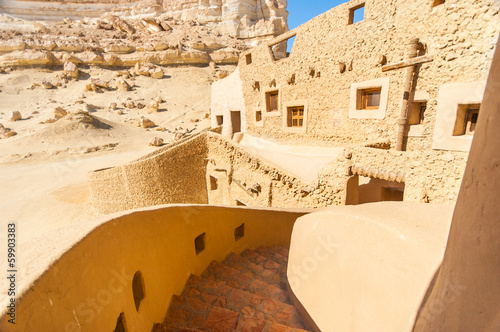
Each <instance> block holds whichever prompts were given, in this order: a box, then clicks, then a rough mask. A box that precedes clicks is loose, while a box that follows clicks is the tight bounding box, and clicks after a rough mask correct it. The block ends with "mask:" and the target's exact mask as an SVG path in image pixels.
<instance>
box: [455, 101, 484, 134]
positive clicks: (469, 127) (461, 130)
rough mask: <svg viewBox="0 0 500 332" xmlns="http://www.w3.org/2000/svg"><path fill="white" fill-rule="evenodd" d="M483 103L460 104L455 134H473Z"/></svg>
mask: <svg viewBox="0 0 500 332" xmlns="http://www.w3.org/2000/svg"><path fill="white" fill-rule="evenodd" d="M480 106H481V104H462V105H458V109H457V119H456V120H455V128H454V129H453V136H461V135H473V134H474V131H475V130H476V124H477V119H478V117H479V108H480Z"/></svg>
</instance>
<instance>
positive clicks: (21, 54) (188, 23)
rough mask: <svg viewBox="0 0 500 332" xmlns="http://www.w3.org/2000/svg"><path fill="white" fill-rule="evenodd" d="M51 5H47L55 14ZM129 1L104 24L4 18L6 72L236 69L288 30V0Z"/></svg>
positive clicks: (1, 53) (1, 63) (0, 35)
mask: <svg viewBox="0 0 500 332" xmlns="http://www.w3.org/2000/svg"><path fill="white" fill-rule="evenodd" d="M14 2H15V1H14ZM20 2H22V3H26V4H28V5H29V3H30V1H20ZM107 2H109V1H107ZM2 3H3V5H1V6H4V7H5V4H6V3H7V4H8V2H2ZM37 3H39V2H37ZM51 3H52V2H47V3H44V5H47V7H46V8H51ZM127 3H128V2H125V6H123V7H121V8H120V9H110V10H109V11H107V12H106V13H104V14H103V15H101V16H100V17H99V18H84V19H80V20H74V19H71V18H69V17H66V18H64V19H62V20H61V21H59V22H49V21H26V20H21V19H19V18H14V17H11V16H9V15H5V14H3V15H0V30H1V31H0V67H4V68H5V67H9V66H31V65H41V66H53V65H62V64H64V63H65V62H66V61H71V62H74V63H76V64H79V65H80V64H82V65H99V66H105V67H128V66H134V65H135V64H136V63H138V62H139V63H145V62H149V63H153V64H157V65H164V66H167V65H202V66H203V65H208V64H210V63H211V62H213V63H214V64H235V63H237V61H238V57H239V54H240V52H241V51H244V50H246V49H248V48H249V47H252V46H254V45H256V44H258V43H259V42H260V41H262V40H263V39H267V38H271V37H274V36H276V35H278V34H281V33H283V32H285V31H286V30H287V29H288V28H287V24H286V18H287V11H286V0H279V1H266V2H263V3H262V5H261V4H260V2H257V1H255V0H253V1H248V0H247V1H243V0H227V1H224V2H223V1H221V0H196V1H193V0H182V1H181V0H178V1H168V2H165V4H164V5H159V4H146V3H143V4H140V5H136V6H130V7H127V6H126V4H127ZM69 4H71V3H69ZM86 4H87V3H86V2H85V3H83V4H81V5H86ZM103 5H104V4H103ZM1 6H0V10H1V9H2V7H1ZM99 8H101V9H103V8H107V7H106V6H104V7H99ZM4 9H5V8H4ZM54 10H55V12H57V9H54ZM75 12H76V13H78V11H75ZM80 14H81V13H80ZM24 16H26V15H24ZM42 16H43V13H42ZM37 17H38V16H36V15H32V16H31V15H29V18H31V19H36V18H37Z"/></svg>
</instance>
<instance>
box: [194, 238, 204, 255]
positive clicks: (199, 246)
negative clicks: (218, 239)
mask: <svg viewBox="0 0 500 332" xmlns="http://www.w3.org/2000/svg"><path fill="white" fill-rule="evenodd" d="M194 250H195V251H196V254H197V255H198V254H199V253H201V252H202V251H203V250H205V233H203V234H200V235H198V236H197V237H196V239H194Z"/></svg>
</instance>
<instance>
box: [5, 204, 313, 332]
mask: <svg viewBox="0 0 500 332" xmlns="http://www.w3.org/2000/svg"><path fill="white" fill-rule="evenodd" d="M305 213H307V212H306V211H305V210H297V209H295V210H288V211H287V210H272V209H247V208H241V207H239V208H236V207H215V206H200V205H185V206H160V207H157V208H154V209H144V210H140V211H134V212H127V213H125V214H119V215H115V216H111V217H110V218H109V219H108V220H106V221H105V222H103V224H101V225H100V226H98V227H97V228H96V229H94V230H93V231H92V232H90V233H89V234H88V235H86V236H85V237H84V238H83V239H82V240H81V241H80V242H78V243H76V244H75V245H74V247H73V248H71V249H70V250H68V251H67V252H66V253H65V254H64V255H63V256H62V257H61V258H60V259H58V260H57V261H56V262H55V263H54V264H53V265H52V266H50V268H49V269H48V270H47V271H46V272H45V273H44V274H43V275H42V276H41V277H40V278H39V279H38V280H37V281H35V282H34V284H33V285H32V286H31V287H30V289H29V290H28V291H27V292H26V293H24V294H23V295H22V296H21V297H20V298H18V301H17V303H16V306H17V307H16V315H17V316H16V317H17V319H16V324H15V325H13V324H10V323H8V319H9V318H10V317H9V316H8V315H4V316H3V317H2V318H1V319H0V330H1V331H54V332H59V331H60V332H69V331H113V330H114V329H115V326H116V324H117V320H118V317H119V316H120V314H121V313H123V314H124V318H125V325H126V330H127V331H150V330H151V328H152V327H153V323H155V322H157V323H158V322H162V321H163V319H164V316H165V314H166V312H167V308H168V305H169V302H170V299H171V297H172V295H174V294H180V293H181V292H182V289H183V287H184V284H185V283H186V281H187V279H188V278H189V276H190V275H191V274H201V273H202V272H203V271H204V269H205V268H206V267H207V266H208V264H209V263H210V262H211V261H212V260H217V261H219V262H220V261H222V260H223V259H224V258H225V257H226V256H227V255H228V254H229V253H230V252H231V251H234V252H235V253H240V252H241V251H243V250H244V249H246V248H250V249H255V248H257V247H259V246H273V245H287V244H289V243H290V237H291V232H292V227H293V224H294V222H295V220H296V219H297V218H298V217H300V216H302V215H304V214H305ZM243 223H244V224H245V226H244V227H245V235H244V237H243V238H242V239H240V240H238V241H236V240H235V237H234V229H235V228H236V227H238V226H240V225H241V224H243ZM203 233H205V249H204V250H203V251H201V252H200V253H199V254H196V250H195V238H196V237H198V236H199V235H201V234H203ZM137 271H140V272H141V273H142V276H143V285H144V294H145V296H144V299H143V300H142V302H141V303H140V305H139V309H138V310H136V306H135V303H134V294H133V291H132V278H133V276H134V274H135V273H136V272H137ZM3 310H4V311H5V310H6V308H5V309H3ZM4 314H5V313H4Z"/></svg>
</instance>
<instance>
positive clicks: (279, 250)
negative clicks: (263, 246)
mask: <svg viewBox="0 0 500 332" xmlns="http://www.w3.org/2000/svg"><path fill="white" fill-rule="evenodd" d="M269 249H271V250H273V251H274V252H277V253H278V254H281V255H282V256H285V257H286V258H288V254H289V253H290V249H289V248H286V247H282V246H272V247H271V248H269Z"/></svg>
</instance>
